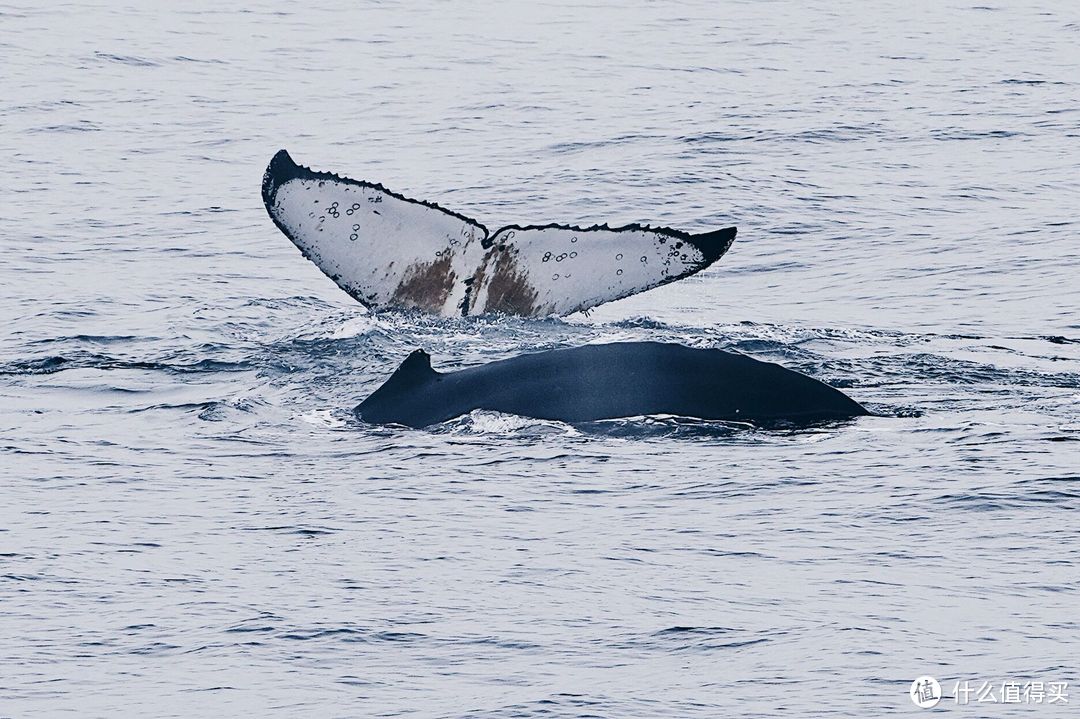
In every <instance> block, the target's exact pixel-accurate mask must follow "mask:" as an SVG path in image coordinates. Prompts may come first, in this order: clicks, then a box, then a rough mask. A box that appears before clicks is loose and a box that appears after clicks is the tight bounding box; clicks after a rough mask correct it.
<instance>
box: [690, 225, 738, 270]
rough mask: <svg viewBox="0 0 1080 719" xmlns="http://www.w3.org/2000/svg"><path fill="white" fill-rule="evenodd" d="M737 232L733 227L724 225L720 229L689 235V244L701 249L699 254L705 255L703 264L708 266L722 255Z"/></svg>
mask: <svg viewBox="0 0 1080 719" xmlns="http://www.w3.org/2000/svg"><path fill="white" fill-rule="evenodd" d="M737 232H738V229H737V228H735V227H725V228H724V229H722V230H714V231H712V232H702V233H701V234H700V235H690V244H692V245H694V247H696V248H698V250H700V251H701V254H702V255H704V256H705V265H706V266H708V265H711V264H712V263H714V262H716V261H717V260H718V259H720V258H721V257H723V256H724V253H725V252H727V251H728V248H729V247H731V243H732V242H734V241H735V234H736V233H737Z"/></svg>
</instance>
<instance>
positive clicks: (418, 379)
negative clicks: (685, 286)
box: [356, 342, 868, 427]
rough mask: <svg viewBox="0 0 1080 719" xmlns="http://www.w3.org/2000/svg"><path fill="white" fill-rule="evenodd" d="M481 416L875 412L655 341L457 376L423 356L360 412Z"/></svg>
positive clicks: (796, 382) (424, 419)
mask: <svg viewBox="0 0 1080 719" xmlns="http://www.w3.org/2000/svg"><path fill="white" fill-rule="evenodd" d="M474 409H484V410H490V411H496V412H505V413H509V414H516V415H520V416H525V417H534V418H537V419H550V420H557V421H565V422H571V423H575V422H589V421H594V420H601V419H614V418H618V417H635V416H641V415H657V414H664V415H678V416H685V417H697V418H702V419H713V420H724V421H737V422H750V423H756V424H774V423H788V424H805V423H813V422H819V421H827V420H835V419H844V418H849V417H856V416H860V415H865V414H868V413H867V411H866V410H865V409H864V408H863V407H862V406H861V405H860V404H859V403H857V402H856V401H854V400H853V399H851V398H850V397H848V396H847V395H845V394H843V393H842V392H840V391H839V390H837V389H835V388H833V387H830V386H828V385H826V384H825V383H823V382H820V381H818V380H816V379H814V378H812V377H808V376H806V375H803V374H800V373H798V372H794V371H792V370H789V369H786V368H784V367H781V366H780V365H777V364H773V363H770V362H762V361H759V360H756V359H753V358H751V357H747V356H745V355H740V354H734V353H730V352H724V351H721V350H718V349H694V348H690V347H684V346H682V345H675V344H664V343H657V342H621V343H612V344H605V345H585V346H581V347H574V348H569V349H559V350H548V351H545V352H535V353H528V354H524V355H519V356H517V357H512V358H509V359H505V360H499V361H496V362H491V363H488V364H486V365H480V366H477V367H471V368H468V369H464V370H459V371H457V372H450V373H438V372H435V371H434V370H433V369H432V368H431V364H430V357H429V356H428V355H427V354H426V353H424V352H423V351H420V350H418V351H416V352H414V353H412V354H411V355H410V356H409V357H408V358H407V359H406V360H405V361H404V362H403V363H402V364H401V366H400V367H399V368H398V369H397V371H396V372H394V374H393V375H391V377H390V378H389V379H388V380H387V381H386V382H385V383H384V384H383V385H382V386H381V387H380V388H379V389H377V390H376V391H375V392H374V393H373V394H372V395H371V396H370V397H369V398H368V399H366V400H364V402H363V403H361V404H360V405H359V406H358V407H357V408H356V413H357V415H358V416H359V417H360V418H361V419H363V420H364V421H366V422H371V423H376V424H380V423H393V424H403V425H408V426H412V427H424V426H427V425H430V424H435V423H438V422H442V421H445V420H448V419H451V418H453V417H457V416H459V415H462V414H465V413H468V412H470V411H472V410H474Z"/></svg>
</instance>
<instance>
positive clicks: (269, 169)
mask: <svg viewBox="0 0 1080 719" xmlns="http://www.w3.org/2000/svg"><path fill="white" fill-rule="evenodd" d="M299 170H300V167H299V166H298V165H297V164H296V163H295V162H293V159H292V158H291V157H289V152H288V150H278V151H277V154H275V155H274V157H273V159H272V160H270V164H269V165H267V166H266V172H265V173H264V174H263V182H262V196H263V202H265V203H266V204H267V205H270V204H271V203H273V201H274V194H275V193H276V192H277V188H279V187H281V186H282V185H283V184H285V183H286V182H287V181H289V180H291V179H293V178H294V177H296V176H297V174H298V171H299Z"/></svg>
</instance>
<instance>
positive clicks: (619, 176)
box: [0, 0, 1080, 719]
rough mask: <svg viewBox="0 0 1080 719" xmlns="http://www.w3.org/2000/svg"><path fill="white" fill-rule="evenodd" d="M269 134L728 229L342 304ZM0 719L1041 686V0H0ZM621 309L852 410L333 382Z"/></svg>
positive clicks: (1054, 585)
mask: <svg viewBox="0 0 1080 719" xmlns="http://www.w3.org/2000/svg"><path fill="white" fill-rule="evenodd" d="M282 147H285V148H288V149H289V151H290V152H291V153H292V154H293V157H294V158H296V159H297V161H298V162H301V163H303V164H307V165H311V166H313V167H315V168H317V169H323V170H331V171H335V172H338V173H340V174H347V175H349V176H352V177H356V178H362V179H368V180H373V181H380V182H382V183H384V184H385V185H387V186H388V187H390V188H392V189H394V190H396V191H399V192H402V193H405V194H407V195H409V196H412V197H416V198H422V199H427V200H432V201H436V202H439V203H440V204H442V205H443V206H446V207H448V208H452V209H455V210H458V211H461V212H464V213H466V214H468V215H471V216H474V217H477V218H478V219H480V220H481V221H483V222H484V223H485V224H487V225H488V226H489V227H498V226H500V225H502V224H506V223H510V222H533V223H543V222H551V221H558V222H570V223H593V222H605V221H606V222H610V223H612V224H623V223H629V222H635V221H637V222H648V223H652V224H663V225H669V226H672V227H676V228H679V229H682V230H687V231H704V230H708V229H713V228H718V227H723V226H727V225H731V224H735V225H738V227H739V237H738V240H737V241H736V243H735V245H734V246H733V247H732V249H731V251H730V252H729V254H728V255H727V256H726V257H725V258H724V259H723V260H721V261H720V262H719V263H718V264H717V265H716V266H715V267H713V268H712V269H710V270H708V271H706V272H704V273H703V274H701V275H699V276H697V277H694V278H691V279H689V280H686V281H683V282H679V283H676V284H673V285H669V286H667V287H664V288H660V289H658V290H655V291H652V292H648V293H645V294H642V295H639V296H637V297H633V298H630V299H627V300H623V301H620V302H616V303H612V304H610V305H605V306H603V307H601V308H598V309H597V310H596V311H594V312H593V313H592V314H591V315H590V316H588V317H585V316H583V315H575V316H571V317H568V318H565V319H562V320H557V319H551V320H542V321H524V320H519V319H499V318H492V319H478V320H468V321H465V320H458V321H443V320H436V319H418V318H415V317H403V316H400V315H394V314H379V315H372V314H369V313H367V312H366V311H365V310H364V309H363V308H362V307H361V306H359V305H357V304H356V303H355V302H353V301H352V300H351V299H350V298H349V297H347V296H346V295H345V294H344V293H343V292H341V291H340V290H338V289H337V288H336V287H335V286H334V285H333V283H332V282H330V281H329V280H328V279H326V278H325V277H324V276H322V275H321V274H320V273H319V271H318V270H317V269H316V268H315V267H314V265H312V264H310V263H308V262H307V261H305V260H304V259H303V258H302V257H301V256H300V254H299V252H298V251H297V250H296V249H295V248H294V247H293V246H292V244H291V243H289V241H288V240H287V239H286V238H285V237H284V236H283V235H282V234H281V233H280V232H278V231H277V229H275V227H274V226H273V224H272V223H271V222H270V220H269V219H268V217H267V216H266V213H265V211H264V210H263V207H262V204H261V201H260V197H259V184H260V180H261V176H262V172H263V168H264V167H265V165H266V163H267V161H268V160H269V159H270V157H271V156H272V155H273V153H274V152H275V151H276V150H278V149H279V148H282ZM0 151H2V156H3V158H4V162H5V168H4V172H3V179H2V180H0V226H2V228H3V229H2V231H0V242H2V249H3V252H2V253H0V278H2V284H3V290H2V292H0V321H2V323H3V330H2V333H0V478H2V481H3V485H2V487H3V488H2V490H0V491H2V494H0V574H2V578H0V638H2V639H0V716H4V717H7V716H11V717H43V716H63V715H70V716H80V717H82V716H95V717H115V716H140V717H193V716H207V717H210V716H213V717H218V716H241V715H244V716H248V715H250V716H288V717H309V716H310V717H399V716H400V717H417V718H423V719H427V718H443V717H446V718H450V717H468V718H470V719H481V718H483V719H487V718H495V717H500V718H501V717H507V718H509V717H545V718H562V717H614V718H616V719H622V718H627V717H642V718H647V717H671V718H677V719H683V718H689V717H694V718H697V717H709V718H712V717H790V716H821V715H831V716H845V717H860V718H861V717H872V716H880V715H887V714H908V715H917V714H921V713H922V712H923V711H924V710H919V709H917V708H915V707H914V706H913V705H912V703H911V702H910V700H909V699H908V694H907V693H908V686H909V684H910V682H911V680H912V679H914V678H915V677H916V676H918V675H920V674H930V675H933V676H935V677H937V678H938V679H939V680H940V681H941V683H942V684H943V685H944V686H945V687H946V690H947V692H948V691H951V687H952V685H953V682H955V681H958V680H965V679H966V680H970V681H971V682H973V683H975V684H976V685H977V684H978V683H979V682H981V681H994V682H998V683H1000V682H1001V681H1002V680H1017V681H1021V682H1024V681H1032V680H1035V681H1046V682H1049V681H1068V682H1070V687H1069V690H1070V693H1071V695H1072V696H1071V698H1070V704H1069V705H1068V706H1064V705H1060V704H1058V705H1054V706H1049V705H1045V704H1044V705H1042V706H1023V705H1021V706H1018V707H1017V706H1000V705H988V704H985V703H983V704H975V703H974V700H972V704H971V705H969V706H966V707H964V706H959V707H958V706H954V705H953V704H952V703H951V702H950V701H948V700H946V701H945V702H943V703H942V704H941V705H940V706H939V707H938V708H937V709H935V710H934V711H937V712H943V711H945V712H952V713H954V714H955V715H957V716H964V717H974V716H988V717H990V716H993V717H998V716H1025V717H1029V716H1030V717H1035V716H1038V717H1042V716H1069V715H1075V711H1076V705H1077V704H1080V685H1078V684H1077V682H1080V677H1078V673H1080V672H1078V670H1077V657H1078V656H1080V612H1078V608H1080V543H1078V540H1080V521H1078V518H1077V517H1078V516H1080V515H1078V514H1077V511H1078V510H1080V408H1078V404H1080V403H1078V400H1080V320H1078V318H1077V308H1078V307H1080V281H1078V280H1077V274H1078V269H1080V242H1078V231H1080V215H1078V212H1080V170H1078V165H1080V5H1077V4H1075V3H1066V2H1042V3H1037V2H1002V3H997V2H995V3H989V4H985V5H984V4H982V0H979V3H978V4H974V3H971V2H952V1H949V2H935V3H921V2H872V3H863V2H855V1H853V0H838V1H837V2H828V3H825V2H819V3H803V2H797V1H795V0H792V1H790V2H788V1H783V2H700V3H693V2H685V3H678V4H674V3H672V4H665V3H650V2H645V3H633V4H618V5H616V4H606V3H585V4H582V3H566V4H558V3H549V2H536V3H517V2H482V3H475V4H465V3H449V2H432V3H427V4H411V3H397V2H378V1H364V2H334V3H328V2H319V1H316V2H312V3H310V4H308V6H307V7H305V6H304V4H300V3H277V4H274V3H269V2H265V0H257V1H256V2H254V3H250V4H247V5H246V6H244V7H234V6H230V5H229V4H228V3H220V2H218V3H211V2H204V1H202V0H195V1H193V2H185V3H107V2H106V3H90V2H83V1H82V0H76V1H75V2H69V3H61V2H57V3H17V4H9V3H3V4H0ZM615 339H663V340H671V341H678V342H682V343H685V344H690V345H694V346H710V347H720V348H725V349H732V350H736V351H740V352H744V353H747V354H749V355H752V356H754V357H758V358H762V359H767V360H772V361H777V362H781V363H782V364H784V365H785V366H788V367H791V368H793V369H797V370H800V371H803V372H806V373H809V374H811V375H813V376H815V377H818V378H820V379H822V380H825V381H827V382H829V383H831V384H833V385H836V386H839V387H842V388H844V390H845V391H846V392H848V393H849V394H850V395H852V396H853V397H855V398H856V399H858V400H859V401H861V402H864V403H865V404H867V405H868V406H870V407H871V408H873V409H875V410H876V411H878V412H880V413H881V414H882V415H883V416H880V417H873V418H864V419H859V420H857V421H854V422H850V423H845V424H840V425H836V426H826V427H820V428H816V429H811V430H805V431H756V430H750V429H737V428H725V427H723V426H716V425H708V424H700V423H688V422H673V421H670V420H660V419H655V420H638V421H619V422H608V423H598V424H596V425H592V426H587V427H570V426H566V425H561V424H558V423H545V422H535V421H530V420H525V419H522V418H515V417H507V416H500V415H494V414H490V415H489V414H477V415H474V416H471V417H466V418H462V419H461V420H458V421H454V422H450V423H448V424H447V425H443V426H440V427H437V428H434V429H431V430H428V431H412V430H403V429H393V428H373V427H369V426H365V425H362V424H360V423H358V422H357V421H356V420H355V419H353V417H352V414H351V410H352V407H353V406H355V405H356V404H357V403H358V402H359V401H360V400H361V399H363V398H364V397H365V396H366V395H367V394H368V393H369V392H371V391H372V390H373V389H374V388H375V387H377V386H378V385H379V384H380V383H381V382H382V381H383V379H385V377H386V376H387V375H388V374H389V373H390V372H391V371H392V370H393V369H395V368H396V367H397V365H398V363H399V362H400V361H401V360H402V359H403V358H404V357H405V355H406V354H407V353H408V352H409V351H411V350H413V349H415V348H417V347H423V348H425V349H427V350H428V351H429V352H431V354H432V355H433V358H434V362H435V365H436V367H437V368H439V369H453V368H460V367H465V366H470V365H474V364H477V363H481V362H486V361H490V360H492V359H497V358H503V357H509V356H512V355H515V354H519V353H521V352H525V351H533V350H537V349H545V348H554V347H566V346H574V345H578V344H581V343H584V342H589V341H606V340H615Z"/></svg>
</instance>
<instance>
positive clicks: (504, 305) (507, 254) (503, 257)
mask: <svg viewBox="0 0 1080 719" xmlns="http://www.w3.org/2000/svg"><path fill="white" fill-rule="evenodd" d="M491 254H494V256H495V257H494V259H495V266H494V268H493V269H492V272H491V279H490V280H488V286H487V302H486V303H485V305H484V307H483V309H482V310H481V311H483V312H503V313H505V314H508V315H524V316H526V317H532V316H535V315H536V314H537V312H538V310H537V307H536V300H537V297H538V294H537V292H536V290H535V289H534V288H533V286H532V285H531V284H529V282H528V280H527V279H526V278H527V275H526V273H524V272H521V271H519V270H518V266H517V260H516V254H517V253H516V252H514V251H513V250H509V251H508V250H503V251H499V250H498V249H495V250H493V251H492V253H489V255H488V258H487V259H486V260H485V262H484V264H483V265H481V267H480V269H479V271H477V273H476V277H477V281H476V283H475V284H476V285H479V284H480V282H482V281H483V277H484V271H485V269H486V268H487V266H488V263H489V262H491Z"/></svg>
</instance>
